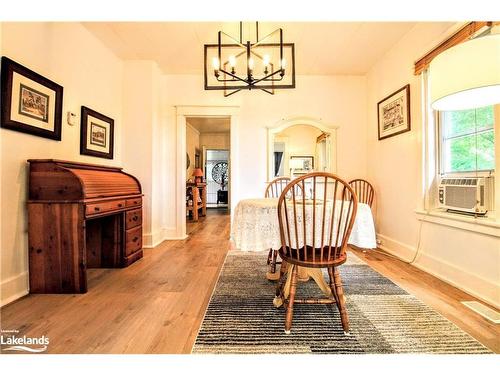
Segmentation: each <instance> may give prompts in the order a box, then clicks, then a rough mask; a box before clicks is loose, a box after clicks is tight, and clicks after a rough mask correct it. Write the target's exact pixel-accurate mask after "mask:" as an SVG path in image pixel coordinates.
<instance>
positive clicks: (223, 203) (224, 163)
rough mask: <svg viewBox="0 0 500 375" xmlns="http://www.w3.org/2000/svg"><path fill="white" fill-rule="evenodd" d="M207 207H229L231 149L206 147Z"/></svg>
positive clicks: (223, 208)
mask: <svg viewBox="0 0 500 375" xmlns="http://www.w3.org/2000/svg"><path fill="white" fill-rule="evenodd" d="M205 176H206V184H207V209H219V210H221V209H222V210H227V209H228V207H229V150H228V149H225V150H224V149H205Z"/></svg>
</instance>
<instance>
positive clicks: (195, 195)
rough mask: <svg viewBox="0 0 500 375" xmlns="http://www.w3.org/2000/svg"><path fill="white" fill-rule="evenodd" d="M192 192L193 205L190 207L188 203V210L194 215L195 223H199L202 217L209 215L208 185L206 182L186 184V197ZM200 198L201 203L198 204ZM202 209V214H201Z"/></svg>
mask: <svg viewBox="0 0 500 375" xmlns="http://www.w3.org/2000/svg"><path fill="white" fill-rule="evenodd" d="M190 192H191V194H192V204H191V205H189V203H188V202H186V210H187V212H188V213H192V215H193V221H198V217H199V216H200V215H201V216H206V215H207V184H206V183H205V182H201V183H194V182H188V183H186V195H188V194H189V193H190ZM199 198H201V202H198V200H200V199H199ZM200 209H201V213H200V212H199V210H200Z"/></svg>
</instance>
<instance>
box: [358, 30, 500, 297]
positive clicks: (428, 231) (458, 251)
mask: <svg viewBox="0 0 500 375" xmlns="http://www.w3.org/2000/svg"><path fill="white" fill-rule="evenodd" d="M448 29H449V24H439V23H419V24H417V25H416V26H415V27H414V28H413V29H411V30H410V31H409V32H408V33H407V34H406V35H405V36H404V37H403V38H402V39H401V40H400V41H399V42H398V43H397V44H396V45H395V46H394V47H393V48H392V49H391V50H390V51H389V52H388V53H387V54H386V55H385V56H384V57H383V58H382V59H380V60H379V61H378V62H377V63H376V64H375V65H374V66H373V67H372V69H371V70H370V72H369V73H368V75H367V84H368V101H367V116H368V121H367V126H368V130H367V136H368V139H367V155H368V156H369V157H368V159H367V160H368V165H367V167H368V178H369V180H370V181H371V182H372V183H373V184H374V186H375V189H376V191H377V231H378V233H379V238H380V239H381V240H382V241H383V243H382V245H381V247H382V248H384V249H386V250H388V251H390V252H393V253H394V254H396V255H398V256H401V257H403V258H405V259H411V258H413V254H414V252H415V250H416V248H417V245H418V243H419V235H420V238H421V239H420V254H421V255H420V256H419V258H417V261H416V266H417V267H420V268H422V269H424V270H426V271H427V272H429V273H431V274H434V275H436V276H438V277H440V278H442V279H444V280H446V281H448V282H450V283H451V284H454V285H456V286H457V287H459V288H461V289H463V290H466V291H468V292H470V293H471V294H473V295H475V296H477V297H479V298H482V299H484V300H485V301H488V302H490V303H492V304H494V305H497V306H498V305H499V304H500V293H499V287H498V283H499V280H500V274H499V272H500V270H499V264H500V239H499V238H498V237H494V236H490V235H485V234H480V233H475V232H471V231H464V230H459V229H456V228H452V227H449V226H444V225H439V224H435V223H428V222H425V223H422V226H421V222H419V221H418V220H417V215H416V213H415V210H416V209H417V208H422V207H423V194H424V190H423V188H422V185H423V184H422V174H423V173H422V171H423V163H422V159H423V157H422V155H423V153H422V121H423V119H422V115H421V114H422V108H421V106H422V101H421V95H422V94H421V82H420V78H419V77H418V76H415V75H414V74H413V64H414V62H415V61H416V60H417V59H418V58H420V57H421V56H423V55H424V54H425V53H426V52H428V51H429V50H430V49H431V48H432V47H433V46H435V45H436V44H438V43H439V42H440V41H442V40H444V39H445V36H446V35H448V34H449V30H448ZM407 83H409V84H410V86H411V88H410V91H411V98H410V101H411V128H412V130H411V131H410V132H407V133H403V134H400V135H397V136H394V137H391V138H387V139H384V140H381V141H379V140H378V139H377V102H378V101H380V100H381V99H382V98H385V97H386V96H387V95H389V94H391V93H392V92H394V91H396V90H397V89H399V88H401V87H403V86H404V85H406V84H407Z"/></svg>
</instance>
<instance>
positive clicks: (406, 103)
mask: <svg viewBox="0 0 500 375" xmlns="http://www.w3.org/2000/svg"><path fill="white" fill-rule="evenodd" d="M377 117H378V139H379V141H380V140H382V139H385V138H389V137H393V136H395V135H398V134H401V133H405V132H408V131H410V130H411V118H410V85H409V84H407V85H405V86H403V87H402V88H400V89H399V90H397V91H395V92H393V93H392V94H391V95H389V96H387V97H385V98H384V99H382V100H381V101H379V102H378V103H377Z"/></svg>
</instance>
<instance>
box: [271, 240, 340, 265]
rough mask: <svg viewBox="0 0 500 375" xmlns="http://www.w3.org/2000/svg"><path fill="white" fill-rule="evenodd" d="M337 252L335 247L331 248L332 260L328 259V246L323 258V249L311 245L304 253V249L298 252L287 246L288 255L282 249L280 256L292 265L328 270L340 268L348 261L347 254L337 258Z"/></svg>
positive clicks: (325, 248) (325, 247)
mask: <svg viewBox="0 0 500 375" xmlns="http://www.w3.org/2000/svg"><path fill="white" fill-rule="evenodd" d="M337 250H338V249H336V248H335V247H332V248H331V252H330V258H328V246H324V247H323V256H322V255H321V248H317V247H316V248H313V247H312V246H309V245H307V246H306V251H304V247H301V248H300V249H298V250H297V249H294V248H290V247H288V246H286V253H285V251H283V248H280V249H279V254H280V256H281V258H282V259H284V260H285V261H287V262H288V263H291V264H296V265H298V266H302V267H309V268H326V267H336V266H339V265H341V264H343V263H345V261H346V260H347V255H346V253H345V252H344V253H343V255H341V256H339V257H335V252H336V251H337ZM306 255H307V259H306ZM313 259H314V260H313Z"/></svg>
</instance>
